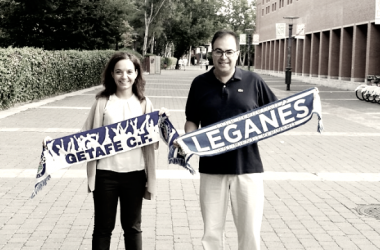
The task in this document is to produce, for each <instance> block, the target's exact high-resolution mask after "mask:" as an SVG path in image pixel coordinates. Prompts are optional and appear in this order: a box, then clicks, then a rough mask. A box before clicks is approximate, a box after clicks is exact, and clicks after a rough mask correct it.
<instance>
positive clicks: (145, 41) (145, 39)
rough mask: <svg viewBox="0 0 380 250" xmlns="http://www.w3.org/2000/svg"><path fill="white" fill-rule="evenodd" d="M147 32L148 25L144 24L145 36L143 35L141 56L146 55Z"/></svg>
mask: <svg viewBox="0 0 380 250" xmlns="http://www.w3.org/2000/svg"><path fill="white" fill-rule="evenodd" d="M148 31H149V24H147V23H145V34H144V45H143V56H144V55H145V54H146V46H147V44H148Z"/></svg>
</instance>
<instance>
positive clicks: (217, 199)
mask: <svg viewBox="0 0 380 250" xmlns="http://www.w3.org/2000/svg"><path fill="white" fill-rule="evenodd" d="M238 48H239V42H238V38H237V36H236V34H235V33H234V32H231V31H218V32H217V33H215V35H214V37H213V39H212V58H213V62H214V67H213V68H212V69H211V70H210V71H208V72H206V73H205V74H202V75H200V76H198V77H196V78H195V79H194V81H193V83H192V85H191V88H190V92H189V96H188V100H187V104H186V120H187V121H186V124H185V132H186V133H189V132H191V131H194V130H196V129H198V127H199V125H200V126H201V127H204V126H207V125H210V124H213V123H216V122H219V121H221V120H224V119H228V118H230V117H232V116H235V115H238V114H242V113H245V112H247V111H249V110H252V109H255V108H258V107H260V106H263V105H265V104H268V103H270V102H273V101H276V100H277V98H276V96H275V95H274V94H273V92H272V91H271V90H270V89H269V87H268V86H267V85H266V84H265V82H264V81H263V80H262V79H261V77H260V76H258V75H257V74H255V73H253V72H248V71H245V70H241V69H240V68H236V61H237V59H238V57H239V51H238ZM199 172H200V194H199V196H200V204H201V212H202V218H203V222H204V235H203V238H202V244H203V247H204V249H205V250H221V249H224V225H225V219H226V213H227V208H228V201H229V199H231V207H232V214H233V217H234V222H235V225H236V228H237V232H238V241H239V250H257V249H260V229H261V221H262V216H263V206H264V188H263V177H262V172H263V166H262V163H261V159H260V154H259V150H258V146H257V144H256V143H254V144H251V145H249V146H246V147H242V148H239V149H237V150H233V151H230V152H227V153H224V154H220V155H216V156H212V157H201V158H200V162H199Z"/></svg>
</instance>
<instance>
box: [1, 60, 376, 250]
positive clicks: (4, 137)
mask: <svg viewBox="0 0 380 250" xmlns="http://www.w3.org/2000/svg"><path fill="white" fill-rule="evenodd" d="M203 72H204V69H200V68H199V67H187V68H186V71H184V70H180V71H179V70H166V71H162V74H161V75H146V76H145V77H146V79H147V86H146V95H147V96H148V97H150V99H151V100H152V102H153V104H154V106H155V108H157V109H158V108H159V107H161V106H165V107H167V108H169V109H171V117H170V119H171V121H172V122H173V124H174V126H175V127H176V128H177V129H178V130H179V131H183V125H184V123H185V116H184V112H183V110H184V109H185V104H186V97H187V94H188V90H189V87H190V83H191V81H192V79H193V78H194V77H195V76H197V75H199V74H201V73H203ZM263 78H264V79H265V80H266V81H267V83H268V85H269V86H270V87H271V88H272V90H273V91H274V92H275V93H276V95H277V96H278V97H279V98H283V97H286V96H288V95H290V94H294V93H296V92H298V91H301V90H304V89H307V88H310V87H314V86H316V85H312V84H307V83H302V82H300V81H293V82H292V85H291V91H285V89H286V85H285V84H284V79H283V78H278V77H271V76H266V75H263ZM317 87H318V88H319V90H320V96H321V99H322V107H323V119H324V126H325V133H324V134H322V135H319V134H317V133H316V130H317V119H316V118H313V120H312V121H310V122H309V123H308V124H306V125H305V126H302V127H299V128H297V129H294V130H292V131H290V132H287V133H284V134H281V135H278V136H276V137H273V138H271V139H268V140H265V141H263V142H260V144H259V145H260V151H261V154H262V159H263V162H264V168H265V171H266V173H265V209H264V219H263V226H262V243H261V246H262V249H264V250H266V249H268V250H280V249H307V250H313V249H316V250H317V249H318V250H320V249H328V250H335V249H344V250H346V249H362V250H371V249H380V223H379V220H377V219H376V218H373V217H370V216H365V215H362V214H360V213H358V212H357V207H358V206H359V205H371V204H373V205H380V196H379V195H378V194H379V193H380V182H379V181H380V174H379V168H378V165H379V164H378V163H379V161H380V154H379V153H378V141H379V139H380V106H379V105H378V104H372V103H366V102H362V101H359V100H357V99H356V97H355V94H354V93H353V91H342V90H339V89H334V88H329V87H325V86H317ZM99 90H100V87H94V88H90V89H86V90H81V91H77V92H73V93H70V94H66V95H61V96H57V97H52V98H48V99H46V100H41V101H38V102H33V103H30V104H24V105H18V106H17V107H15V108H11V109H9V110H5V111H0V138H1V140H0V162H1V164H0V250H5V249H11V250H17V249H28V250H32V249H49V250H50V249H68V250H72V249H91V234H92V230H93V203H92V196H91V194H88V193H87V192H86V179H85V169H84V166H83V165H76V166H72V167H70V168H69V169H67V170H64V171H62V172H60V173H57V174H55V175H53V178H52V180H50V181H49V183H48V185H47V187H45V188H44V189H43V190H42V191H41V192H40V193H39V194H38V195H37V196H36V197H35V198H34V199H33V200H30V199H29V196H30V194H31V192H32V189H33V185H34V182H35V179H34V176H35V173H36V171H37V166H38V161H39V156H40V153H41V140H42V139H43V138H44V137H45V136H46V135H49V136H51V137H53V138H54V137H61V136H64V135H68V134H71V133H73V132H75V131H77V130H79V129H80V127H81V126H82V124H83V122H84V120H85V119H86V116H87V114H88V112H89V108H90V106H91V105H92V103H93V100H94V95H95V93H96V92H97V91H99ZM166 154H167V150H166V149H165V147H164V146H163V143H162V144H161V147H160V149H159V151H158V167H157V171H158V177H159V179H158V181H157V190H158V192H157V197H156V200H154V201H144V205H143V244H144V249H146V250H187V249H189V250H190V249H191V250H200V249H202V246H201V237H202V233H203V222H202V218H201V214H200V208H199V202H198V194H199V187H198V186H199V179H198V177H197V176H195V177H192V176H190V174H187V173H185V172H184V170H182V169H181V168H179V167H177V166H174V165H168V164H167V162H166V158H165V157H166ZM193 158H194V159H193V160H192V164H193V166H196V165H197V160H198V159H197V158H196V157H193ZM196 168H197V167H196ZM122 234H123V233H122V230H121V226H120V222H119V221H117V225H116V228H115V231H114V233H113V236H112V244H111V249H124V244H123V235H122ZM235 249H237V236H236V232H235V227H234V223H233V219H232V216H231V212H230V211H229V212H228V214H227V223H226V250H235Z"/></svg>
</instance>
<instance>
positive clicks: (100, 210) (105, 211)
mask: <svg viewBox="0 0 380 250" xmlns="http://www.w3.org/2000/svg"><path fill="white" fill-rule="evenodd" d="M145 184H146V175H145V171H144V170H142V171H135V172H129V173H117V172H113V171H107V170H97V171H96V182H95V191H94V192H93V197H94V207H95V223H94V224H95V226H94V232H93V235H92V249H93V250H108V249H110V244H111V235H112V231H113V229H114V228H115V222H116V211H117V203H118V199H120V220H121V226H122V228H123V230H124V244H125V249H131V250H142V236H141V233H142V231H141V208H142V199H143V195H144V192H145Z"/></svg>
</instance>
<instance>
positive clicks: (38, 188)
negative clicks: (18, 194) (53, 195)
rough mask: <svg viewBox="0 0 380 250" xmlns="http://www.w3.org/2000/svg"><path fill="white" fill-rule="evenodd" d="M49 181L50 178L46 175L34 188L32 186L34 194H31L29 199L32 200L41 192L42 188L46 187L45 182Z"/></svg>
mask: <svg viewBox="0 0 380 250" xmlns="http://www.w3.org/2000/svg"><path fill="white" fill-rule="evenodd" d="M50 179H51V176H50V175H48V176H47V177H46V178H45V179H43V180H42V181H40V182H38V183H37V184H36V185H35V186H34V192H33V193H32V195H31V196H30V199H33V198H34V197H35V196H36V195H37V193H38V192H39V191H41V190H42V188H43V187H45V186H46V185H47V182H48V181H49V180H50Z"/></svg>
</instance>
